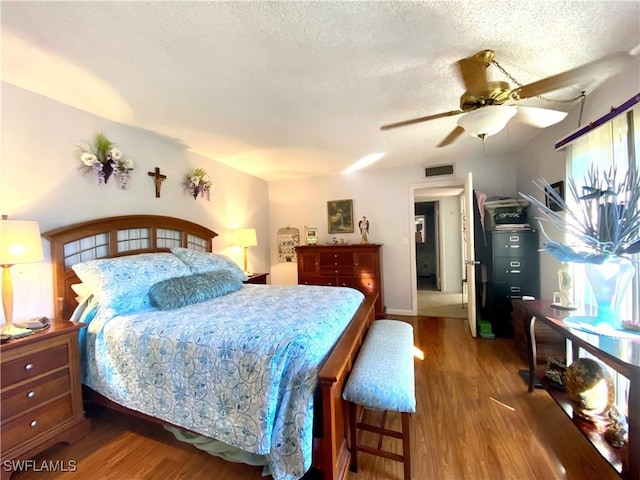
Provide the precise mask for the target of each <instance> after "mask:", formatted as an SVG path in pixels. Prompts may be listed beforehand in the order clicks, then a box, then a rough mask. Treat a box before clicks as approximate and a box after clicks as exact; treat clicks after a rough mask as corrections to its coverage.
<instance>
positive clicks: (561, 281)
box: [558, 262, 572, 307]
mask: <svg viewBox="0 0 640 480" xmlns="http://www.w3.org/2000/svg"><path fill="white" fill-rule="evenodd" d="M569 268H570V265H569V264H568V263H567V262H562V265H561V266H560V270H558V288H559V289H560V303H561V304H562V306H564V307H570V306H571V287H572V279H571V273H570V272H569Z"/></svg>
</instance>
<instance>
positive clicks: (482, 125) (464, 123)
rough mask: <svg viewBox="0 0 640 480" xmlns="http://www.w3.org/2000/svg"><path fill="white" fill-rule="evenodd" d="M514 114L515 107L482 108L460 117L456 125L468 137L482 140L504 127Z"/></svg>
mask: <svg viewBox="0 0 640 480" xmlns="http://www.w3.org/2000/svg"><path fill="white" fill-rule="evenodd" d="M516 112H517V109H516V107H512V106H510V105H499V106H489V107H482V108H479V109H477V110H473V111H471V112H468V113H465V114H464V115H462V116H461V117H460V118H459V119H458V125H460V126H461V127H462V128H464V131H465V132H467V133H468V134H469V135H473V136H474V137H481V138H484V137H488V136H489V135H495V134H496V133H498V132H499V131H500V130H502V129H503V128H504V127H506V125H507V123H508V122H509V120H510V119H511V118H512V117H513V116H514V115H515V114H516Z"/></svg>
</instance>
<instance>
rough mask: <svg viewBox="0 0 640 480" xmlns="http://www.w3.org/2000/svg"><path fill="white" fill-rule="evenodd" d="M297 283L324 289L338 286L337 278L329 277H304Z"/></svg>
mask: <svg viewBox="0 0 640 480" xmlns="http://www.w3.org/2000/svg"><path fill="white" fill-rule="evenodd" d="M298 283H299V284H300V285H320V286H325V287H336V286H337V285H338V278H337V277H330V276H322V277H321V276H304V277H302V278H301V279H300V280H299V281H298Z"/></svg>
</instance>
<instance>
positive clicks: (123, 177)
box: [79, 132, 133, 190]
mask: <svg viewBox="0 0 640 480" xmlns="http://www.w3.org/2000/svg"><path fill="white" fill-rule="evenodd" d="M114 145H115V143H114V142H112V141H111V140H109V139H108V138H107V137H106V135H105V134H104V133H102V132H100V133H97V134H96V136H95V137H94V139H93V142H91V143H89V144H88V145H87V147H86V148H85V147H79V148H80V161H81V162H82V166H81V167H80V168H82V169H84V170H85V172H88V171H92V172H93V173H94V174H95V176H96V178H97V180H98V185H104V184H106V183H107V181H108V180H109V178H110V177H111V175H112V174H114V175H115V176H116V178H117V179H118V181H119V183H120V188H121V189H122V190H124V189H125V188H127V185H129V180H130V178H131V172H132V171H133V160H131V159H130V158H127V159H125V158H124V157H123V155H122V152H121V151H120V150H118V149H117V148H115V147H114Z"/></svg>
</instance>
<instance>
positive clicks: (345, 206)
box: [327, 200, 353, 234]
mask: <svg viewBox="0 0 640 480" xmlns="http://www.w3.org/2000/svg"><path fill="white" fill-rule="evenodd" d="M327 225H328V227H329V233H338V234H339V233H353V200H331V201H329V202H327Z"/></svg>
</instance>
